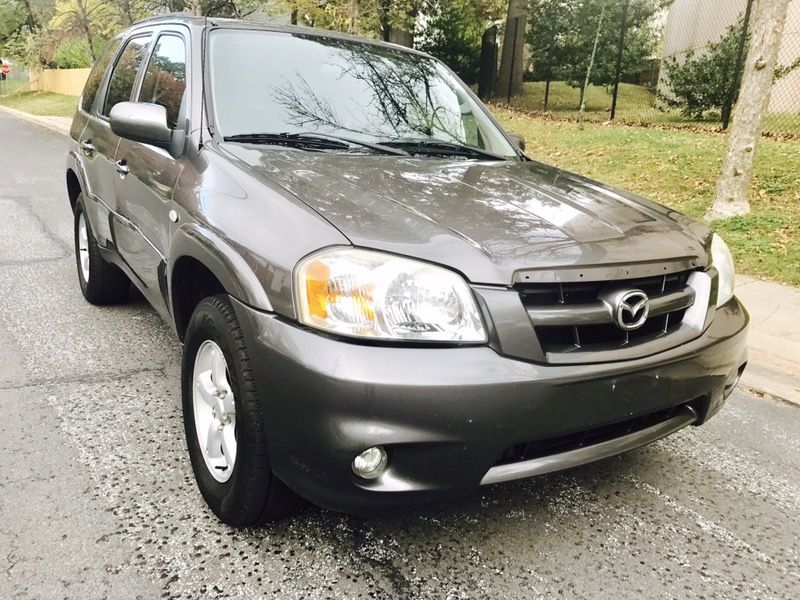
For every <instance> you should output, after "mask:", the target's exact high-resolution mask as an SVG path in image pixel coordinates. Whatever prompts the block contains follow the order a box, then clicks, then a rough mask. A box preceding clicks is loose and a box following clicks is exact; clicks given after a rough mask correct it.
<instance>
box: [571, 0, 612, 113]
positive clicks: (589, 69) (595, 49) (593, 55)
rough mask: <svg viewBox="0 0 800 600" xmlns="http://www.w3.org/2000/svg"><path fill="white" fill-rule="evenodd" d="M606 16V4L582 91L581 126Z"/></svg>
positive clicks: (601, 13)
mask: <svg viewBox="0 0 800 600" xmlns="http://www.w3.org/2000/svg"><path fill="white" fill-rule="evenodd" d="M605 16H606V5H605V4H603V8H602V9H601V10H600V18H599V19H598V20H597V33H595V34H594V45H593V46H592V55H591V56H590V57H589V66H587V67H586V80H585V81H584V82H583V90H582V91H581V108H580V110H579V111H578V114H579V119H580V122H581V127H583V113H584V111H586V92H587V91H588V89H589V80H590V79H591V78H592V68H594V57H595V56H596V55H597V44H598V42H599V41H600V33H601V32H602V31H603V18H604V17H605Z"/></svg>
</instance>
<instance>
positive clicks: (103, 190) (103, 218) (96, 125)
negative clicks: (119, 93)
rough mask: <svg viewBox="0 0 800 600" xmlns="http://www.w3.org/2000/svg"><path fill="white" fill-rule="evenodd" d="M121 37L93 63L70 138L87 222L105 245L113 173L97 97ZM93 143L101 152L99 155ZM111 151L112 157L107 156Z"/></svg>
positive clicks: (113, 41) (108, 234) (109, 145)
mask: <svg viewBox="0 0 800 600" xmlns="http://www.w3.org/2000/svg"><path fill="white" fill-rule="evenodd" d="M122 41H123V39H122V37H118V38H115V39H112V40H111V41H110V42H109V43H108V45H107V46H106V48H105V49H104V51H103V54H102V56H101V57H100V60H98V61H97V63H95V66H94V68H93V69H92V72H91V73H90V74H89V78H88V79H87V80H86V85H85V86H84V88H83V94H81V98H80V101H79V103H78V110H77V112H76V113H75V119H74V120H73V122H72V129H71V131H70V135H71V136H72V137H73V138H74V139H75V140H76V141H77V143H78V147H77V154H78V160H77V163H78V165H79V168H80V170H81V174H80V175H81V179H82V181H83V182H84V200H85V205H86V210H87V211H88V212H89V219H90V221H91V223H92V225H93V227H94V229H95V236H96V237H97V238H98V240H99V241H100V242H101V244H103V245H105V244H106V241H107V240H108V239H109V238H110V237H111V233H110V226H109V222H108V217H109V211H108V207H109V206H113V204H114V179H113V171H112V170H111V169H110V168H109V164H110V163H109V161H110V159H111V158H112V157H113V151H115V150H116V148H115V147H114V148H111V146H112V144H110V143H109V141H110V140H109V139H108V135H107V134H106V129H107V125H105V124H104V123H103V122H102V121H101V120H100V119H99V118H98V116H97V110H98V109H97V107H96V105H97V104H101V103H102V99H101V100H99V101H98V95H99V96H100V97H101V98H102V94H98V92H100V91H101V90H102V89H103V87H104V86H105V83H106V81H107V80H108V71H109V67H110V66H111V63H112V62H113V60H114V58H115V57H116V56H117V51H118V50H119V49H120V46H121V45H122ZM95 143H97V144H98V145H99V146H100V148H101V149H102V150H103V153H99V152H98V149H97V146H96V145H95ZM109 151H112V154H110V155H109V154H108V153H109Z"/></svg>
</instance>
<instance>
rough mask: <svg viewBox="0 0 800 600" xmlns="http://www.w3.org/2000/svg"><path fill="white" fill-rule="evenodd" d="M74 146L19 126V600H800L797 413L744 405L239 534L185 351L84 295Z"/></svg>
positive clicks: (7, 448)
mask: <svg viewBox="0 0 800 600" xmlns="http://www.w3.org/2000/svg"><path fill="white" fill-rule="evenodd" d="M66 147H67V143H66V139H65V138H64V137H63V136H61V135H59V134H58V133H55V132H52V131H48V130H45V129H42V128H39V127H37V126H36V125H33V124H31V123H26V122H24V121H20V120H17V119H15V118H14V117H11V116H9V115H6V114H0V164H2V182H1V183H0V216H1V217H2V218H0V413H1V414H2V418H0V452H2V456H4V457H5V463H4V464H5V465H6V475H5V476H3V477H2V479H0V557H2V562H0V598H76V599H81V600H84V599H89V598H115V599H116V598H156V597H170V598H201V597H202V598H222V597H245V598H261V597H270V596H274V597H278V598H295V597H298V598H299V597H306V598H318V597H319V598H322V597H336V598H357V597H364V598H370V597H377V598H487V597H490V598H501V597H502V598H537V597H552V596H565V597H570V598H573V597H585V598H593V599H596V598H637V599H639V598H642V597H646V598H655V597H670V598H694V597H719V598H742V597H757V598H797V597H798V596H800V554H799V552H800V435H798V433H800V408H798V407H797V406H793V405H789V404H784V403H780V402H777V401H774V400H770V399H765V398H759V397H755V396H753V395H750V394H747V393H744V392H736V393H735V394H734V395H733V397H732V398H731V399H730V401H729V403H728V406H727V407H726V408H725V409H724V410H723V412H722V413H721V414H720V415H718V416H717V417H715V418H714V419H713V420H712V421H711V422H710V423H709V424H708V425H707V426H705V427H703V428H690V429H688V430H684V431H682V432H680V433H678V434H676V435H675V436H673V437H671V438H668V439H666V440H662V441H660V442H658V443H656V444H653V445H651V446H649V447H647V448H643V449H640V450H637V451H634V452H630V453H628V454H626V455H623V456H620V457H616V458H613V459H609V460H605V461H603V462H600V463H595V464H593V465H588V466H584V467H580V468H577V469H573V470H571V471H568V472H565V473H561V474H553V475H546V476H542V477H539V478H537V479H533V480H529V481H524V482H518V483H511V484H506V485H501V486H495V487H493V488H488V489H482V490H480V491H478V492H476V493H474V494H473V495H472V496H470V497H468V498H466V499H464V500H463V501H460V502H456V503H451V504H447V505H438V506H430V507H424V508H419V507H417V508H413V509H409V510H406V511H402V512H393V513H390V514H383V515H379V516H372V517H354V516H346V515H341V514H336V513H331V512H326V511H322V510H319V509H317V508H314V507H310V506H308V507H305V508H303V509H302V510H301V511H300V512H299V514H297V515H296V516H294V517H292V518H290V519H288V520H285V521H283V522H281V523H279V524H277V525H273V526H270V527H266V528H264V529H260V530H248V531H234V530H232V529H229V528H227V527H225V526H223V525H221V524H220V523H219V522H217V521H216V520H215V518H214V517H213V516H212V515H211V514H210V513H209V512H208V511H207V510H206V508H205V506H204V503H203V501H202V499H201V497H200V495H199V493H198V492H197V489H196V487H195V485H194V481H193V477H192V473H191V468H190V465H189V462H188V460H187V453H186V449H185V447H184V441H183V431H182V428H183V426H182V421H181V415H180V406H179V402H180V400H179V376H178V365H179V356H180V348H179V344H178V342H177V341H176V338H175V337H174V335H173V334H172V332H171V330H170V329H169V327H167V326H166V325H165V324H164V323H163V322H162V321H161V320H160V319H159V318H158V316H157V315H156V314H155V313H154V312H153V311H152V310H151V309H150V308H149V307H148V306H147V305H146V303H145V302H144V301H143V300H142V299H141V298H140V297H138V296H136V297H134V298H132V299H131V302H130V303H128V304H126V305H124V306H119V307H114V308H96V307H92V306H90V305H89V304H87V303H85V302H84V301H83V299H82V297H81V295H80V291H79V289H78V285H77V281H76V274H75V264H74V258H73V255H72V217H71V214H70V211H69V204H68V202H67V199H66V195H65V190H64V187H65V186H64V167H63V165H64V152H65V149H66Z"/></svg>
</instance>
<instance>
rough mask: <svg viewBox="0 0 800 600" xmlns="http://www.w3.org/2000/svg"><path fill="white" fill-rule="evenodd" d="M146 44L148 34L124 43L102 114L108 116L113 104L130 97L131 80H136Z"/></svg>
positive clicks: (131, 89) (148, 38)
mask: <svg viewBox="0 0 800 600" xmlns="http://www.w3.org/2000/svg"><path fill="white" fill-rule="evenodd" d="M148 44H150V36H149V35H148V36H143V37H138V38H133V39H131V40H130V41H129V42H128V43H127V44H126V45H125V49H124V50H123V51H122V54H121V55H120V57H119V60H118V61H117V64H116V65H114V72H113V73H112V74H111V81H110V82H109V84H108V94H107V95H106V103H105V105H104V107H103V114H104V115H106V116H108V115H109V114H110V113H111V109H112V108H113V107H114V105H115V104H117V103H119V102H126V101H128V100H130V99H131V92H132V91H133V82H134V81H135V80H136V73H137V72H138V71H139V66H140V65H141V64H142V61H143V60H144V55H145V53H146V51H147V46H148Z"/></svg>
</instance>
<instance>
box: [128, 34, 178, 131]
mask: <svg viewBox="0 0 800 600" xmlns="http://www.w3.org/2000/svg"><path fill="white" fill-rule="evenodd" d="M185 89H186V44H185V43H184V41H183V38H182V37H179V36H177V35H162V36H161V37H160V38H158V43H157V44H156V49H155V50H153V54H152V56H151V57H150V63H149V64H148V65H147V71H146V72H145V75H144V81H142V91H141V92H140V93H139V102H152V103H153V104H160V105H161V106H163V107H164V108H166V109H167V122H168V123H169V127H170V129H175V125H176V124H177V122H178V111H180V108H181V100H183V92H184V90H185Z"/></svg>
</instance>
